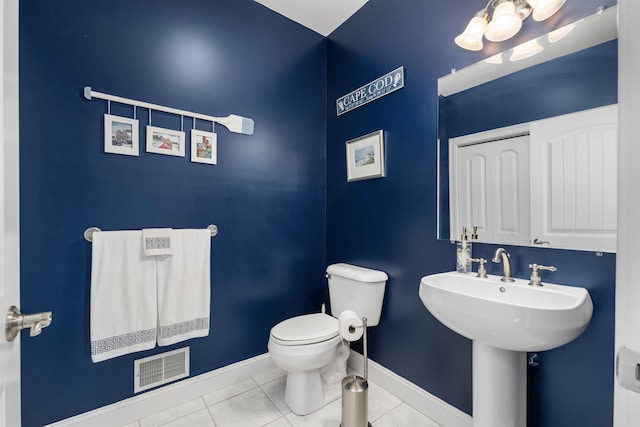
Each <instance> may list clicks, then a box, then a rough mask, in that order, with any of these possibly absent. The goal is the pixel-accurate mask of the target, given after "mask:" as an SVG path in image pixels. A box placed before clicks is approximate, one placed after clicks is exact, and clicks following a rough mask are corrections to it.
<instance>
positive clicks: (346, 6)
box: [255, 0, 368, 37]
mask: <svg viewBox="0 0 640 427" xmlns="http://www.w3.org/2000/svg"><path fill="white" fill-rule="evenodd" d="M255 1H256V2H257V3H260V4H262V5H263V6H266V7H268V8H269V9H271V10H274V11H276V12H278V13H279V14H281V15H283V16H286V17H287V18H289V19H291V20H293V21H295V22H297V23H299V24H302V25H304V26H305V27H307V28H310V29H312V30H313V31H315V32H316V33H318V34H321V35H323V36H325V37H326V36H328V35H329V34H331V33H332V32H333V30H335V29H336V28H338V27H339V26H340V25H342V23H343V22H345V21H346V20H347V19H349V18H350V17H351V15H353V14H354V13H356V12H357V11H358V10H359V9H360V8H361V7H362V6H364V5H365V3H367V1H368V0H255Z"/></svg>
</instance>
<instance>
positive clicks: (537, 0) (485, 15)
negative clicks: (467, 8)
mask: <svg viewBox="0 0 640 427" xmlns="http://www.w3.org/2000/svg"><path fill="white" fill-rule="evenodd" d="M565 1H566V0H489V2H488V3H487V5H486V6H485V8H484V9H482V10H479V11H478V12H476V14H475V15H474V16H473V18H471V21H469V24H468V25H467V27H466V28H465V30H464V32H463V33H462V34H460V35H459V36H457V37H456V38H455V42H456V44H457V45H458V46H460V47H461V48H463V49H467V50H481V49H482V47H483V44H482V38H483V36H484V37H485V38H486V39H487V40H489V41H493V42H500V41H504V40H507V39H509V38H511V37H513V36H514V35H516V34H517V33H518V31H520V28H521V27H522V21H524V20H525V19H527V17H528V16H529V15H531V14H532V13H533V19H534V20H536V21H544V20H545V19H547V18H549V17H550V16H552V15H553V14H554V13H556V12H557V11H558V10H559V9H560V8H561V7H562V5H564V3H565ZM490 7H491V8H493V16H491V19H489V18H490V15H489V8H490Z"/></svg>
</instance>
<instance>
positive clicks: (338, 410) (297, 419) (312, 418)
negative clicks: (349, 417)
mask: <svg viewBox="0 0 640 427" xmlns="http://www.w3.org/2000/svg"><path fill="white" fill-rule="evenodd" d="M287 420H289V422H290V423H291V425H293V426H294V427H336V426H338V425H340V421H342V406H341V405H340V402H339V401H337V400H334V401H333V402H331V403H329V404H328V405H326V406H324V407H322V408H320V409H318V410H317V411H316V412H312V413H311V414H309V415H305V416H300V415H296V414H294V413H291V414H289V415H287Z"/></svg>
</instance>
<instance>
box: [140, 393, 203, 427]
mask: <svg viewBox="0 0 640 427" xmlns="http://www.w3.org/2000/svg"><path fill="white" fill-rule="evenodd" d="M205 408H206V406H205V404H204V400H202V398H201V397H199V398H197V399H194V400H191V401H189V402H186V403H183V404H181V405H177V406H174V407H173V408H169V409H167V410H164V411H162V412H158V413H157V414H154V415H151V416H149V417H145V418H142V419H141V420H140V427H156V426H161V425H164V424H167V423H169V422H171V421H174V420H177V419H178V418H182V417H184V416H185V415H189V414H192V413H194V412H197V411H199V410H201V409H205Z"/></svg>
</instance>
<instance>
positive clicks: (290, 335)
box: [271, 313, 338, 344]
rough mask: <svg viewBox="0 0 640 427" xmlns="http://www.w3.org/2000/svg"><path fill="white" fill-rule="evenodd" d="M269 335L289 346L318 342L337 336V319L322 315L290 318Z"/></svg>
mask: <svg viewBox="0 0 640 427" xmlns="http://www.w3.org/2000/svg"><path fill="white" fill-rule="evenodd" d="M271 335H272V336H273V337H274V338H276V339H278V340H279V341H287V342H290V343H291V344H294V343H296V344H305V343H313V342H320V341H324V340H328V339H330V338H333V337H335V336H337V335H338V319H336V318H335V317H331V316H329V315H327V314H324V313H314V314H305V315H303V316H297V317H292V318H291V319H287V320H283V321H282V322H280V323H278V324H277V325H276V326H274V327H273V328H272V329H271Z"/></svg>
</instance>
